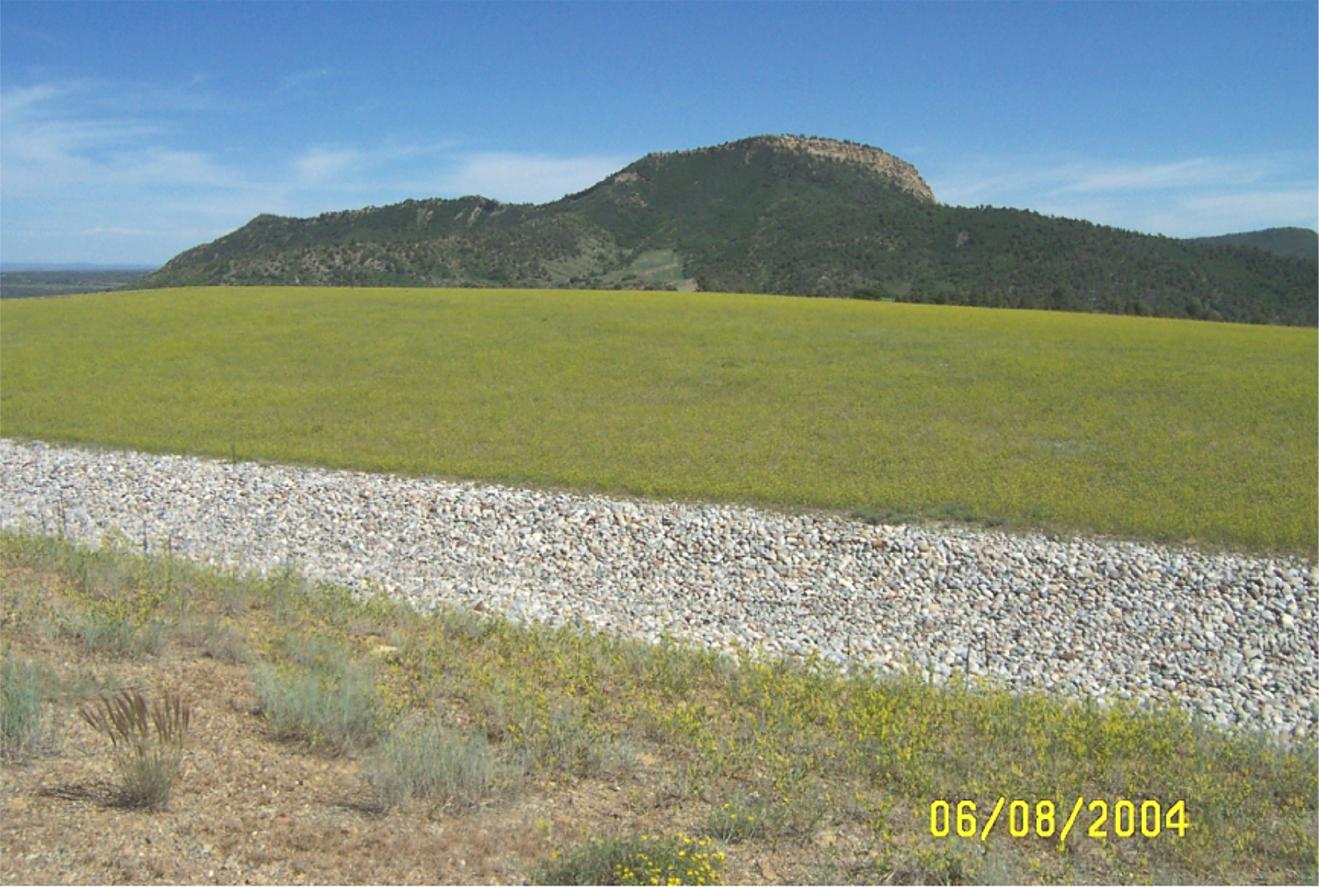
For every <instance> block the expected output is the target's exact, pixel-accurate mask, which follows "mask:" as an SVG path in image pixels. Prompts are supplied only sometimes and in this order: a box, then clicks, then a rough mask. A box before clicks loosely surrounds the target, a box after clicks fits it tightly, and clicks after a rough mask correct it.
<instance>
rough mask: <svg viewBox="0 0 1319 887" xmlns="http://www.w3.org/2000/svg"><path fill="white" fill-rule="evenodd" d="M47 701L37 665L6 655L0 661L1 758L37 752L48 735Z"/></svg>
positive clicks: (13, 759) (19, 756) (10, 758)
mask: <svg viewBox="0 0 1319 887" xmlns="http://www.w3.org/2000/svg"><path fill="white" fill-rule="evenodd" d="M43 718H44V700H43V699H42V693H41V684H40V680H39V675H38V673H37V667H36V666H35V665H34V664H33V663H32V662H30V661H28V660H26V659H18V658H15V657H14V656H13V655H11V654H6V655H5V658H4V661H3V662H0V760H4V761H7V762H12V761H17V760H20V759H22V758H24V757H26V756H27V755H29V754H32V753H33V752H35V751H36V750H37V749H38V748H40V746H41V742H42V739H43V737H44V736H45V732H46V727H45V723H44V720H43Z"/></svg>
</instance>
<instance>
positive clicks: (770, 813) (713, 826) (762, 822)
mask: <svg viewBox="0 0 1319 887" xmlns="http://www.w3.org/2000/svg"><path fill="white" fill-rule="evenodd" d="M781 827H782V814H781V813H778V812H777V811H775V810H774V808H773V807H771V806H770V805H769V804H767V803H765V802H764V801H761V800H758V799H757V800H751V799H746V800H738V801H728V802H726V803H724V804H722V805H721V806H719V807H717V808H715V809H714V810H712V811H710V815H709V816H707V817H706V820H705V833H706V834H707V835H709V836H710V837H712V838H714V839H716V840H718V841H721V842H723V843H725V844H736V843H738V842H739V841H747V840H751V839H753V838H760V837H764V836H765V835H766V834H769V833H771V832H775V831H778V830H779V829H780V828H781Z"/></svg>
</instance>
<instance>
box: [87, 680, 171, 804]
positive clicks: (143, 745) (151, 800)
mask: <svg viewBox="0 0 1319 887" xmlns="http://www.w3.org/2000/svg"><path fill="white" fill-rule="evenodd" d="M78 711H79V714H81V715H82V719H83V720H84V721H86V722H87V723H88V724H89V725H90V726H91V727H92V729H94V730H96V731H97V732H98V733H100V734H102V735H103V736H106V737H108V738H109V740H110V744H111V746H112V747H113V751H114V759H115V768H116V770H117V771H118V773H119V797H118V800H119V803H120V804H122V805H124V806H126V807H149V808H155V807H160V806H162V805H163V804H164V803H165V802H166V801H167V800H168V799H169V795H170V792H171V790H173V788H174V783H175V781H176V780H177V779H178V776H179V772H180V770H181V768H182V765H183V746H184V743H185V742H186V740H187V736H188V724H189V723H190V721H191V719H192V708H191V707H190V706H189V705H188V703H186V702H184V701H183V698H182V697H181V696H180V695H179V694H177V693H165V694H164V695H163V696H162V697H161V698H160V699H157V700H156V701H155V702H154V703H151V704H148V703H147V699H146V697H145V696H144V695H143V694H142V691H140V690H137V689H127V690H120V691H119V692H118V693H116V694H114V695H113V696H102V697H99V698H98V699H97V700H95V701H94V702H91V703H86V704H84V705H82V706H80V707H79V709H78Z"/></svg>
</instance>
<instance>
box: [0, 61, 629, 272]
mask: <svg viewBox="0 0 1319 887" xmlns="http://www.w3.org/2000/svg"><path fill="white" fill-rule="evenodd" d="M302 74H303V75H305V77H304V78H303V79H305V78H311V77H313V75H314V77H316V78H318V77H320V76H328V69H327V71H325V72H322V71H321V70H316V71H310V72H302ZM300 76H302V75H295V76H294V78H293V80H294V81H296V80H298V79H299V77H300ZM290 82H293V81H290ZM122 92H124V90H117V89H116V85H114V84H105V83H92V82H64V83H46V84H35V85H24V86H21V87H11V88H6V89H4V90H3V91H0V198H2V199H3V201H4V209H5V212H4V214H3V217H0V225H2V226H3V227H2V230H3V247H4V252H5V256H4V258H5V259H6V260H7V261H65V260H69V261H71V260H79V261H120V260H133V261H163V260H165V259H167V258H169V257H170V256H171V255H173V254H175V253H177V252H179V251H180V250H183V249H186V248H188V247H190V246H193V245H195V244H196V243H198V242H201V241H205V240H210V239H213V238H215V237H217V236H220V235H221V234H224V233H225V232H227V231H231V230H233V229H234V228H237V227H239V226H241V225H243V224H244V223H246V222H247V221H248V220H249V219H251V218H252V217H253V216H255V215H257V214H259V213H263V212H268V213H276V214H280V215H295V216H309V215H316V214H318V213H321V212H326V211H331V210H338V209H347V208H351V207H356V206H363V205H367V204H376V205H379V204H385V203H391V202H394V201H398V200H403V199H405V198H408V197H435V196H438V197H458V196H462V195H464V194H471V193H479V194H483V195H485V196H488V197H493V198H495V199H498V200H503V201H507V202H527V201H535V202H541V201H546V200H553V199H556V198H558V197H561V196H563V195H564V194H566V193H570V192H573V191H578V190H581V189H582V188H585V187H588V186H589V185H591V184H594V183H595V182H597V181H599V180H600V179H602V178H604V177H605V176H607V175H609V174H610V173H612V172H614V171H616V170H617V169H618V168H620V167H621V166H622V165H624V164H625V163H626V162H627V161H628V160H630V159H631V158H623V157H609V156H601V155H580V156H550V155H542V154H531V153H516V152H471V151H464V150H462V146H461V143H459V142H458V141H456V140H452V139H443V138H441V139H435V140H431V141H400V140H398V139H394V138H391V137H390V136H389V135H388V134H384V135H383V136H382V137H381V139H380V140H379V141H376V142H374V143H362V144H344V143H330V142H326V143H313V144H308V145H304V146H298V147H295V148H292V149H290V150H288V151H287V152H286V153H284V154H283V155H282V156H281V154H280V152H278V151H273V150H271V149H270V148H268V147H267V146H259V147H258V148H257V149H256V150H260V151H261V152H262V153H261V154H260V156H255V155H253V154H252V153H250V150H249V151H246V152H233V151H230V152H225V153H222V152H220V151H218V150H217V149H215V148H213V147H212V145H211V141H210V140H206V139H197V138H196V135H197V128H196V126H195V125H191V126H189V125H185V124H184V123H183V122H181V121H186V120H188V119H191V118H189V117H188V116H187V115H188V114H191V113H192V112H194V111H196V110H198V109H200V108H204V107H206V105H207V101H208V100H207V98H206V97H205V95H201V96H200V97H199V98H198V99H197V101H195V102H193V101H191V99H190V97H189V94H188V92H187V90H186V89H184V88H182V87H181V88H180V90H179V91H177V92H175V93H171V98H170V101H169V102H167V104H168V105H169V108H168V110H167V111H166V112H164V113H148V112H147V111H145V110H143V109H144V108H145V107H147V106H148V105H150V103H149V102H144V101H140V100H139V98H140V97H139V98H130V99H122V98H120V97H119V96H118V95H117V94H116V93H122ZM189 135H191V136H192V137H193V138H192V140H191V141H190V140H189V138H188V136H189Z"/></svg>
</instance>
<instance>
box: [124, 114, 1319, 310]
mask: <svg viewBox="0 0 1319 887" xmlns="http://www.w3.org/2000/svg"><path fill="white" fill-rule="evenodd" d="M1317 280H1319V266H1317V265H1316V263H1315V260H1314V256H1313V252H1311V254H1310V255H1309V256H1308V257H1306V258H1296V257H1284V256H1280V255H1273V254H1270V253H1268V252H1263V251H1260V250H1251V249H1239V248H1234V247H1233V248H1225V247H1221V246H1217V245H1213V244H1202V243H1195V242H1191V241H1184V240H1176V239H1173V238H1168V237H1152V236H1148V235H1143V234H1135V233H1132V232H1128V231H1120V230H1118V229H1115V228H1108V227H1104V226H1100V225H1094V224H1091V223H1089V222H1084V221H1077V220H1072V219H1062V218H1052V217H1047V216H1043V215H1040V214H1039V213H1033V212H1029V211H1024V210H1016V209H999V208H991V207H976V208H971V207H956V206H941V205H939V204H937V203H935V202H934V199H933V195H932V193H931V192H930V190H929V187H928V186H927V185H926V184H925V182H924V181H923V180H922V179H921V178H920V175H919V173H918V172H917V171H916V170H915V168H913V167H911V166H910V165H909V164H906V163H905V162H903V161H901V160H899V159H898V158H895V157H892V156H891V155H888V154H885V153H884V152H882V151H879V150H878V149H874V148H868V147H866V146H860V145H854V144H850V143H843V142H834V141H830V140H826V139H801V138H797V137H756V138H750V139H743V140H741V141H738V142H731V143H728V144H724V145H719V146H715V147H712V148H702V149H698V150H694V151H683V152H677V153H670V154H651V155H647V156H646V157H643V158H642V159H640V160H638V161H636V162H635V163H632V164H630V165H629V166H627V167H626V168H624V169H622V170H620V171H619V172H617V173H615V174H614V175H611V176H609V177H608V178H606V179H605V180H604V181H602V182H600V183H598V184H597V185H595V186H593V187H591V188H588V189H587V190H585V191H583V192H581V193H579V194H573V195H569V196H568V197H565V198H563V199H562V200H558V201H555V202H553V203H548V204H543V205H534V206H533V205H530V204H528V205H516V206H510V205H505V204H500V203H497V202H495V201H491V200H486V199H483V198H480V197H464V198H461V199H458V200H441V199H428V200H409V201H405V202H403V203H399V204H394V205H392V206H385V207H367V208H365V209H359V210H352V211H348V212H337V213H328V214H325V215H322V216H318V217H316V218H313V219H289V218H279V217H276V216H268V215H265V216H259V217H258V218H256V219H254V220H253V221H252V222H250V223H249V224H247V225H245V226H244V227H242V228H240V229H239V230H237V231H235V232H233V233H231V234H228V235H226V236H224V237H221V238H219V239H218V240H215V241H213V242H212V243H208V244H203V245H200V246H197V247H195V248H193V249H191V250H188V251H187V252H184V253H182V254H180V255H179V256H177V257H175V258H174V259H172V260H171V261H170V262H169V263H168V264H167V265H166V266H165V267H164V268H162V269H161V270H160V271H159V272H157V273H155V274H153V275H152V276H151V277H150V278H149V279H148V285H153V286H191V285H208V284H249V285H253V284H302V285H335V286H344V285H347V286H514V287H587V288H620V287H621V288H628V289H643V288H644V289H701V290H709V291H731V292H751V293H789V294H802V295H829V296H857V297H861V298H884V299H897V300H901V301H912V302H939V303H949V304H964V305H986V306H995V307H1013V308H1049V309H1065V310H1070V311H1097V312H1105V313H1115V314H1123V313H1126V314H1144V315H1157V316H1162V317H1193V318H1209V319H1215V320H1232V321H1245V322H1262V323H1286V324H1307V325H1314V324H1315V323H1316V322H1317V321H1319V307H1317V304H1316V299H1315V292H1316V281H1317Z"/></svg>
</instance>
